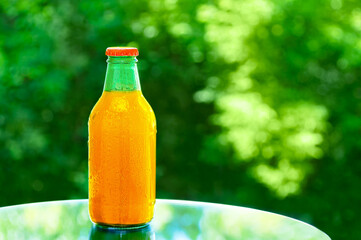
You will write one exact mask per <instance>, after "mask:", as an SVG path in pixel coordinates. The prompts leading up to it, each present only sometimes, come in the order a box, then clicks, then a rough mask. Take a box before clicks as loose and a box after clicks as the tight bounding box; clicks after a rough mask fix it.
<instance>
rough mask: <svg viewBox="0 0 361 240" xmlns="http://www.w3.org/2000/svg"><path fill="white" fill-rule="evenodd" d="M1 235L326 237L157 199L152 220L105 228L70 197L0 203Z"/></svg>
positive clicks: (261, 218)
mask: <svg viewBox="0 0 361 240" xmlns="http://www.w3.org/2000/svg"><path fill="white" fill-rule="evenodd" d="M0 239H1V240H3V239H18V240H19V239H92V240H94V239H99V240H105V239H107V240H113V239H114V240H115V239H126V240H155V239H157V240H165V239H167V240H168V239H174V240H187V239H196V240H201V239H207V240H213V239H216V240H222V239H227V240H228V239H237V240H238V239H242V240H250V239H252V240H263V239H264V240H275V239H282V240H284V239H285V240H301V239H302V240H316V239H317V240H329V239H330V238H329V237H328V236H327V235H326V234H324V233H323V232H321V231H319V230H318V229H316V228H314V227H312V226H311V225H308V224H305V223H303V222H300V221H297V220H294V219H291V218H288V217H284V216H281V215H277V214H273V213H268V212H263V211H258V210H254V209H249V208H243V207H235V206H229V205H222V204H211V203H202V202H191V201H175V200H157V203H156V208H155V216H154V219H153V221H152V222H151V224H150V225H149V226H147V227H145V228H142V229H138V230H122V229H104V228H102V227H98V226H95V225H93V224H92V223H91V222H90V220H89V215H88V201H87V200H71V201H55V202H44V203H34V204H25V205H18V206H13V207H4V208H0Z"/></svg>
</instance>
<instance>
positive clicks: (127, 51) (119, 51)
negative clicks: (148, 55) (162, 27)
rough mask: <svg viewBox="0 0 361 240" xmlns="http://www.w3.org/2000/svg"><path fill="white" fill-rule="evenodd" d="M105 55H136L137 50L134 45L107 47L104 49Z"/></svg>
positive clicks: (137, 53)
mask: <svg viewBox="0 0 361 240" xmlns="http://www.w3.org/2000/svg"><path fill="white" fill-rule="evenodd" d="M105 55H107V56H113V57H118V56H138V55H139V52H138V49H137V48H134V47H108V48H107V50H106V51H105Z"/></svg>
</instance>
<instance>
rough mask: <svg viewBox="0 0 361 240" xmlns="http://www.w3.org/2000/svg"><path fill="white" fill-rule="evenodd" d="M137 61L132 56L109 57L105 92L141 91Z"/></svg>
mask: <svg viewBox="0 0 361 240" xmlns="http://www.w3.org/2000/svg"><path fill="white" fill-rule="evenodd" d="M137 61H138V60H137V59H136V57H132V56H122V57H108V60H107V63H108V67H107V72H106V75H105V84H104V91H136V90H140V83H139V75H138V68H137Z"/></svg>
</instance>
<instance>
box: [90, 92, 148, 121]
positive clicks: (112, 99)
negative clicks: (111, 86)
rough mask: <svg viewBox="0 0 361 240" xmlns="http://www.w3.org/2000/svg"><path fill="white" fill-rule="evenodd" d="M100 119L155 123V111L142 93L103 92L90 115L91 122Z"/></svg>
mask: <svg viewBox="0 0 361 240" xmlns="http://www.w3.org/2000/svg"><path fill="white" fill-rule="evenodd" d="M100 118H101V119H103V118H110V119H128V120H129V121H130V120H131V119H134V121H138V120H137V119H139V120H142V119H143V120H145V119H147V120H148V121H154V122H155V115H154V112H153V109H152V107H151V106H150V104H149V103H148V101H147V100H146V99H145V97H144V96H143V94H142V92H141V91H131V92H120V91H114V92H106V91H105V92H103V94H102V96H101V97H100V98H99V100H98V102H97V103H96V104H95V106H94V107H93V109H92V111H91V113H90V117H89V122H90V121H93V120H95V119H100Z"/></svg>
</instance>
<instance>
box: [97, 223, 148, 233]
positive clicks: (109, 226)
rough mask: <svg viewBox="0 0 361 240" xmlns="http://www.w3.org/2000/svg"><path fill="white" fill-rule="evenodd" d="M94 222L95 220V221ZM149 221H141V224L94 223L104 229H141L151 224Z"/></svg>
mask: <svg viewBox="0 0 361 240" xmlns="http://www.w3.org/2000/svg"><path fill="white" fill-rule="evenodd" d="M93 223H94V222H93ZM149 223H150V221H149V222H146V223H140V224H106V223H94V224H95V225H96V227H98V228H101V229H104V230H110V231H111V230H119V229H124V230H132V229H140V228H145V227H147V226H149Z"/></svg>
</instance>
